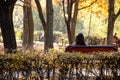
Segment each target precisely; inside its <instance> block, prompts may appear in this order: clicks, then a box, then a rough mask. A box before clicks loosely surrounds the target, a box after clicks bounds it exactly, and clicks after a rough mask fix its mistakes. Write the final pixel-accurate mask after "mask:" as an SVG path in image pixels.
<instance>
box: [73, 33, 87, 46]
mask: <svg viewBox="0 0 120 80" xmlns="http://www.w3.org/2000/svg"><path fill="white" fill-rule="evenodd" d="M75 42H76V43H75V45H86V44H85V41H84V36H83V34H82V33H79V34H78V35H77V36H76V40H75Z"/></svg>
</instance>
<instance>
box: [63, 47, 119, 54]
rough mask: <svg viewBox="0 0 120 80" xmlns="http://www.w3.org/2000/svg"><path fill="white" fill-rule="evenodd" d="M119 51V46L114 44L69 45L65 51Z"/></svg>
mask: <svg viewBox="0 0 120 80" xmlns="http://www.w3.org/2000/svg"><path fill="white" fill-rule="evenodd" d="M111 51H114V52H115V51H118V47H117V46H114V45H85V46H84V45H69V46H67V47H66V49H65V52H82V53H91V52H111Z"/></svg>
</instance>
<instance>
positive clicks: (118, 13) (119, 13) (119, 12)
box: [115, 9, 120, 19]
mask: <svg viewBox="0 0 120 80" xmlns="http://www.w3.org/2000/svg"><path fill="white" fill-rule="evenodd" d="M119 15H120V9H119V11H118V12H117V14H116V15H115V19H116V18H117V17H118V16H119Z"/></svg>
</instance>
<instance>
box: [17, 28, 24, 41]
mask: <svg viewBox="0 0 120 80" xmlns="http://www.w3.org/2000/svg"><path fill="white" fill-rule="evenodd" d="M22 33H23V32H22V30H18V31H17V32H16V39H17V40H21V38H22Z"/></svg>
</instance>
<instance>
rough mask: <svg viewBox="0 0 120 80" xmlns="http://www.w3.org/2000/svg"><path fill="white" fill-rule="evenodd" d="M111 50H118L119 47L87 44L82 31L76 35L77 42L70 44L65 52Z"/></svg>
mask: <svg viewBox="0 0 120 80" xmlns="http://www.w3.org/2000/svg"><path fill="white" fill-rule="evenodd" d="M100 51H101V52H111V51H118V47H117V46H114V45H86V44H85V41H84V36H83V34H82V33H79V34H78V35H77V36H76V39H75V44H74V45H68V46H67V47H66V49H65V52H82V53H91V52H100Z"/></svg>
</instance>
